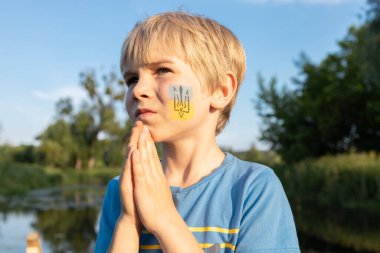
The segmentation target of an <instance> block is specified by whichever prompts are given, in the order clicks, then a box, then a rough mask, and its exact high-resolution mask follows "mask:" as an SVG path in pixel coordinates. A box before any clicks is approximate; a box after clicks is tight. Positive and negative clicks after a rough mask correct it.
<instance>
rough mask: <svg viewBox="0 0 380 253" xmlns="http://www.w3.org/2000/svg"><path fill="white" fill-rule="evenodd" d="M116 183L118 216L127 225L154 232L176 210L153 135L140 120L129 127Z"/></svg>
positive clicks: (167, 220) (162, 226)
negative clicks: (130, 131)
mask: <svg viewBox="0 0 380 253" xmlns="http://www.w3.org/2000/svg"><path fill="white" fill-rule="evenodd" d="M119 184H120V195H121V202H122V205H121V206H122V208H121V216H120V217H121V218H122V219H127V220H128V223H129V224H130V225H136V226H141V225H144V227H145V228H146V229H147V230H148V231H150V232H152V233H156V232H159V230H160V229H161V228H162V229H163V228H164V227H165V224H166V223H167V222H169V221H170V217H173V216H172V215H173V212H177V211H176V209H175V206H174V203H173V199H172V196H171V192H170V187H169V184H168V182H167V180H166V178H165V174H164V172H163V170H162V166H161V163H160V159H159V157H158V154H157V150H156V147H155V145H154V141H153V139H152V136H151V134H150V132H149V129H148V127H147V126H144V125H143V123H142V122H140V121H137V122H136V124H135V126H134V127H133V129H132V133H131V137H130V141H129V145H128V150H127V158H126V160H125V163H124V166H123V170H122V173H121V175H120V180H119Z"/></svg>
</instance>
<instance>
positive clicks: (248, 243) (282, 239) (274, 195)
mask: <svg viewBox="0 0 380 253" xmlns="http://www.w3.org/2000/svg"><path fill="white" fill-rule="evenodd" d="M171 192H172V196H173V200H174V203H175V206H176V208H177V210H178V212H179V213H180V215H181V216H182V218H183V219H184V220H185V222H186V224H187V226H188V227H189V229H190V231H192V233H193V235H194V236H195V238H196V239H197V241H198V242H199V244H200V246H201V247H202V248H204V250H205V252H207V251H208V250H207V249H206V248H209V247H211V246H213V245H215V246H214V248H217V249H219V250H218V251H217V252H236V253H264V252H265V253H270V252H276V253H279V252H291V253H293V252H294V253H298V252H300V250H299V245H298V240H297V234H296V229H295V225H294V221H293V215H292V212H291V209H290V206H289V203H288V200H287V198H286V195H285V192H284V189H283V188H282V185H281V183H280V181H279V180H278V178H277V176H276V175H275V174H274V172H273V170H272V169H270V168H268V167H266V166H264V165H260V164H257V163H252V162H246V161H242V160H239V159H238V158H236V157H234V156H233V155H231V154H229V153H226V157H225V159H224V161H223V163H222V164H221V165H220V166H219V167H218V168H216V169H215V170H214V171H213V172H212V173H211V174H209V175H207V176H205V177H204V178H202V179H201V180H200V181H199V182H197V183H196V184H194V185H191V186H189V187H187V188H179V187H171ZM119 214H120V196H119V184H118V177H117V178H114V179H113V180H111V181H110V183H109V184H108V187H107V192H106V195H105V198H104V202H103V209H102V215H101V219H100V225H99V234H98V238H97V241H96V246H95V252H96V253H101V252H102V253H103V252H107V249H108V246H109V244H110V242H111V239H112V234H113V231H114V228H115V224H116V222H117V219H118V217H119ZM157 218H158V219H159V214H158V215H157ZM140 252H147V253H148V252H149V253H156V252H162V251H161V249H160V245H159V243H158V241H157V239H156V238H155V237H154V236H153V234H151V233H149V232H148V231H146V230H143V231H142V234H141V238H140ZM213 252H216V251H213Z"/></svg>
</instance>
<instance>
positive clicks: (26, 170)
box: [0, 161, 120, 196]
mask: <svg viewBox="0 0 380 253" xmlns="http://www.w3.org/2000/svg"><path fill="white" fill-rule="evenodd" d="M119 173H120V169H115V168H96V169H93V170H74V169H72V168H67V169H56V168H47V167H42V166H40V165H33V164H22V163H15V162H10V161H0V185H1V187H0V195H5V196H10V195H22V194H25V193H27V192H28V191H30V190H33V189H38V188H44V187H51V186H60V185H78V184H96V185H106V184H107V182H108V181H109V180H110V179H112V178H113V177H115V176H117V175H118V174H119Z"/></svg>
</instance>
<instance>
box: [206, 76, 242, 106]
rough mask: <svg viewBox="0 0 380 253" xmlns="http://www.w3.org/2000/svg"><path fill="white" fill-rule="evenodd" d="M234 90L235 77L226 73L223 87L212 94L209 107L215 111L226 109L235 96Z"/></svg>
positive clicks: (235, 84) (235, 85) (235, 87)
mask: <svg viewBox="0 0 380 253" xmlns="http://www.w3.org/2000/svg"><path fill="white" fill-rule="evenodd" d="M236 89H237V80H236V76H235V75H234V74H233V73H232V72H227V73H226V79H225V82H224V85H223V86H221V87H219V88H217V89H216V90H215V91H214V93H213V94H212V100H211V107H212V108H214V109H217V110H221V109H223V108H224V107H226V106H227V104H228V103H229V102H230V101H231V99H232V97H233V95H234V94H235V92H236Z"/></svg>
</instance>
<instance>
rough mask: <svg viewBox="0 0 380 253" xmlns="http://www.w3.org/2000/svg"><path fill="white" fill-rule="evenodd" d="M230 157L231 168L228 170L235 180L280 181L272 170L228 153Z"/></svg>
mask: <svg viewBox="0 0 380 253" xmlns="http://www.w3.org/2000/svg"><path fill="white" fill-rule="evenodd" d="M227 156H230V157H231V158H230V160H231V162H230V166H229V167H230V168H229V169H228V170H227V171H228V173H231V174H232V175H231V176H233V178H241V177H243V178H245V179H246V181H251V182H252V181H257V180H269V181H271V180H278V179H277V176H276V175H275V173H274V171H273V169H272V168H270V167H268V166H266V165H264V164H261V163H256V162H252V161H245V160H241V159H239V158H237V157H236V156H234V155H232V154H229V153H227Z"/></svg>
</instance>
